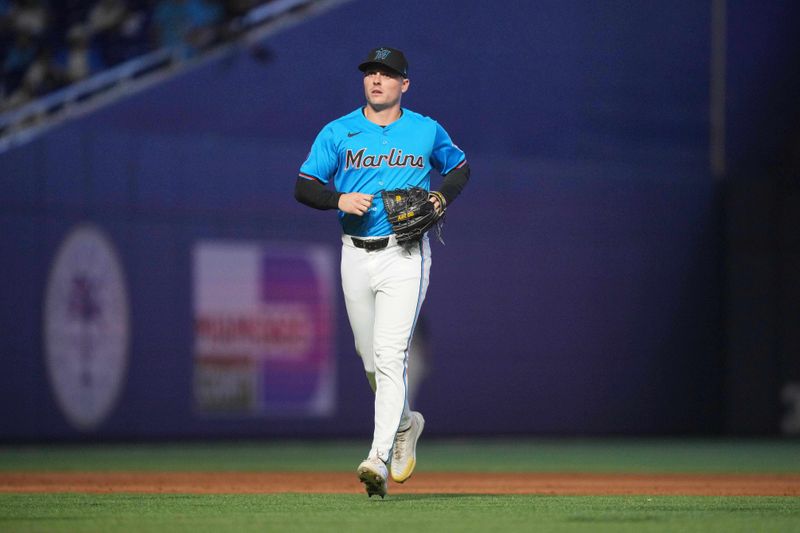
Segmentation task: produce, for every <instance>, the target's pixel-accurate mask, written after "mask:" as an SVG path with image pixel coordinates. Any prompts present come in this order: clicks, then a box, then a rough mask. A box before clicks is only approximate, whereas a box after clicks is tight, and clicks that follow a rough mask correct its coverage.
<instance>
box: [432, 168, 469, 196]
mask: <svg viewBox="0 0 800 533" xmlns="http://www.w3.org/2000/svg"><path fill="white" fill-rule="evenodd" d="M469 173H470V171H469V164H468V163H464V164H463V165H462V166H461V167H459V168H456V169H453V170H451V171H450V172H448V173H447V174H446V175H445V176H444V181H442V187H441V189H439V192H440V193H442V195H444V199H445V200H446V201H447V205H448V206H449V205H450V204H451V203H453V200H455V199H456V197H457V196H458V195H459V194H461V191H462V190H464V187H466V185H467V181H468V180H469Z"/></svg>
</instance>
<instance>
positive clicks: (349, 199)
mask: <svg viewBox="0 0 800 533" xmlns="http://www.w3.org/2000/svg"><path fill="white" fill-rule="evenodd" d="M371 205H372V195H371V194H364V193H361V192H348V193H345V194H343V195H341V196H340V197H339V210H340V211H343V212H345V213H349V214H351V215H358V216H363V215H364V213H366V212H367V210H369V206H371Z"/></svg>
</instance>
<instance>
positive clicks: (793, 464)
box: [0, 440, 800, 533]
mask: <svg viewBox="0 0 800 533" xmlns="http://www.w3.org/2000/svg"><path fill="white" fill-rule="evenodd" d="M363 448H364V446H363V445H361V444H355V443H351V442H332V443H310V442H265V443H255V442H243V443H213V444H185V443H184V444H148V445H91V446H63V445H62V446H56V445H52V446H24V447H9V446H5V447H0V473H2V472H12V471H109V470H114V471H120V470H122V471H271V470H295V471H302V472H307V473H309V475H313V473H314V472H315V471H344V472H350V471H353V470H354V468H355V466H356V465H357V463H358V461H360V459H361V458H362V455H363V454H364V453H365V450H364V449H363ZM418 469H419V471H428V472H434V471H439V472H448V471H465V472H517V471H519V472H598V473H665V472H666V473H777V474H798V473H800V441H789V440H782V441H759V440H753V441H746V440H743V441H715V440H701V441H686V440H519V441H511V440H501V441H497V440H486V441H478V440H471V441H435V440H428V441H421V443H420V449H419V466H418ZM409 483H413V479H412V480H411V481H410V482H409ZM0 531H3V532H5V531H167V532H172V531H192V532H199V531H340V532H342V533H343V532H345V531H348V532H349V531H381V532H383V531H403V532H413V533H427V532H433V531H504V532H509V531H565V532H573V531H644V532H649V531H654V532H662V531H704V532H705V531H720V532H723V531H725V532H730V531H748V532H749V531H775V532H779V531H780V532H787V531H800V498H798V497H788V496H769V497H766V496H762V497H740V496H736V497H719V496H695V497H688V496H647V495H634V496H558V495H481V494H478V495H461V494H396V495H392V494H391V493H390V496H389V497H387V498H386V499H385V500H379V499H377V498H372V499H368V498H367V497H366V495H365V494H363V493H361V492H354V493H353V494H298V493H284V494H247V495H238V494H237V495H234V494H218V495H216V494H120V493H112V494H78V493H46V494H27V493H0Z"/></svg>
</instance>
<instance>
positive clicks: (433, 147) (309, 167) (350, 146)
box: [300, 108, 466, 237]
mask: <svg viewBox="0 0 800 533" xmlns="http://www.w3.org/2000/svg"><path fill="white" fill-rule="evenodd" d="M465 163H466V156H465V155H464V152H463V151H462V150H461V149H460V148H459V147H458V146H456V145H455V144H453V141H452V140H451V139H450V135H448V134H447V132H446V131H445V130H444V128H443V127H442V126H441V125H439V123H438V122H436V121H435V120H433V119H431V118H429V117H426V116H423V115H420V114H419V113H415V112H413V111H410V110H408V109H403V110H402V115H401V116H400V118H399V119H397V120H396V121H394V122H392V123H391V124H389V125H388V126H379V125H378V124H375V123H373V122H370V121H369V120H367V119H366V117H364V113H363V110H362V108H358V109H356V110H355V111H353V112H352V113H349V114H347V115H345V116H343V117H341V118H338V119H336V120H334V121H333V122H330V123H329V124H327V125H326V126H325V127H324V128H322V131H320V132H319V134H318V135H317V138H316V139H315V140H314V144H313V145H312V146H311V151H310V152H309V154H308V157H307V158H306V160H305V162H304V163H303V165H302V166H301V167H300V177H301V178H304V179H313V180H317V181H319V182H321V183H324V184H327V183H329V182H330V180H333V185H334V188H335V189H336V190H337V191H339V192H343V193H350V192H360V193H364V194H371V195H373V198H372V205H371V206H370V208H369V210H368V211H367V212H366V213H365V214H364V215H363V216H357V215H350V214H347V213H343V212H341V211H339V221H340V222H341V224H342V229H343V231H344V233H346V234H347V235H353V236H355V237H378V236H384V235H389V234H391V233H392V226H391V224H390V223H389V220H388V218H387V217H386V211H385V210H384V208H383V201H382V200H381V195H380V193H381V191H383V190H389V189H404V188H407V187H422V188H423V189H426V190H430V173H431V170H434V169H435V170H436V171H438V172H439V173H440V174H442V175H445V174H447V173H448V172H450V171H451V170H453V169H454V168H458V167H460V166H462V165H464V164H465Z"/></svg>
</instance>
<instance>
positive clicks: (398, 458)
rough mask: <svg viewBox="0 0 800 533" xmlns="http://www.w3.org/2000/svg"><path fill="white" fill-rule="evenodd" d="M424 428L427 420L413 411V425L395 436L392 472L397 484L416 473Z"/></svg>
mask: <svg viewBox="0 0 800 533" xmlns="http://www.w3.org/2000/svg"><path fill="white" fill-rule="evenodd" d="M424 427H425V419H424V418H422V414H421V413H418V412H417V411H411V425H410V426H408V428H407V429H404V430H403V431H398V432H397V435H395V436H394V448H393V450H392V464H391V472H392V479H393V480H394V481H395V482H397V483H402V482H404V481H405V480H407V479H408V478H410V477H411V474H412V473H413V472H414V467H415V466H417V440H419V436H420V435H422V429H423V428H424Z"/></svg>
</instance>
